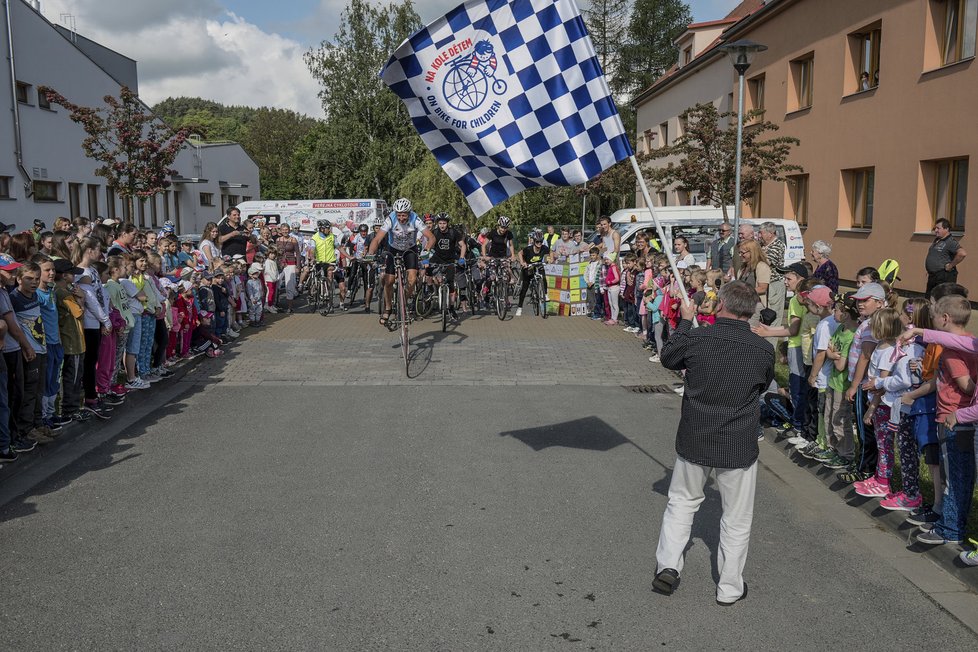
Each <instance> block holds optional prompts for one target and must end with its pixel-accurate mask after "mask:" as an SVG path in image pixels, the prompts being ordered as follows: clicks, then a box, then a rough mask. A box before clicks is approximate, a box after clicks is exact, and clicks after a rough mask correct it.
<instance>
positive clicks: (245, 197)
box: [241, 195, 251, 203]
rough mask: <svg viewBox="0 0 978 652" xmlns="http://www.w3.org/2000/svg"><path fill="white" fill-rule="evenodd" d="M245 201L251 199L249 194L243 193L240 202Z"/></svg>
mask: <svg viewBox="0 0 978 652" xmlns="http://www.w3.org/2000/svg"><path fill="white" fill-rule="evenodd" d="M246 201H251V195H244V196H243V197H242V198H241V202H242V203H244V202H246Z"/></svg>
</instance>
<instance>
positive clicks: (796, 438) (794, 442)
mask: <svg viewBox="0 0 978 652" xmlns="http://www.w3.org/2000/svg"><path fill="white" fill-rule="evenodd" d="M788 443H789V444H791V445H792V446H797V445H798V444H807V443H808V440H807V439H805V438H804V437H802V436H801V435H795V436H794V437H792V438H790V439H788Z"/></svg>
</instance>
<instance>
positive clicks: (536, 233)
mask: <svg viewBox="0 0 978 652" xmlns="http://www.w3.org/2000/svg"><path fill="white" fill-rule="evenodd" d="M530 239H531V240H533V241H534V242H543V231H541V230H540V229H533V230H532V231H530Z"/></svg>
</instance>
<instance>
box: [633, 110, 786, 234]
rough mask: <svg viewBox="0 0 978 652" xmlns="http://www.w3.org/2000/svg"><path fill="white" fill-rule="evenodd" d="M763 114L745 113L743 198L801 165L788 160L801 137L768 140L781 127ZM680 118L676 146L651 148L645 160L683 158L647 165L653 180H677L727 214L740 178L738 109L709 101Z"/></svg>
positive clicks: (663, 184) (657, 183) (662, 185)
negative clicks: (722, 109) (680, 132)
mask: <svg viewBox="0 0 978 652" xmlns="http://www.w3.org/2000/svg"><path fill="white" fill-rule="evenodd" d="M763 114H764V112H763V111H749V112H747V113H745V114H744V125H745V126H744V134H743V146H742V151H741V174H740V179H741V182H740V196H741V200H743V201H746V200H749V199H751V198H752V197H754V195H755V194H757V190H758V188H759V187H760V185H761V182H762V181H785V180H786V176H787V175H788V174H791V173H795V172H801V171H802V168H801V167H800V166H798V165H793V164H790V163H787V160H788V157H789V156H790V155H791V148H792V147H796V146H798V145H800V144H801V141H799V140H798V139H797V138H794V137H791V136H776V137H774V138H767V139H764V136H765V134H768V133H769V132H774V131H777V130H778V126H777V125H776V124H774V123H773V122H769V121H767V120H764V119H763ZM679 118H680V120H682V121H684V122H685V125H686V127H685V130H684V132H683V135H682V136H680V137H678V138H677V139H676V141H675V142H674V143H673V144H672V145H670V146H668V147H661V148H659V149H656V150H653V151H652V153H651V154H648V155H644V156H643V157H642V159H641V160H643V161H654V160H658V159H662V158H673V157H677V158H678V159H679V160H678V162H674V161H670V162H669V163H668V164H667V165H666V166H664V167H652V168H648V172H647V175H648V178H649V181H650V182H651V183H652V184H653V185H655V186H656V187H657V188H659V189H660V190H661V189H663V188H666V187H669V186H672V185H673V184H675V185H676V187H677V188H678V189H679V190H683V191H686V192H690V193H692V192H695V193H698V197H699V201H700V203H701V204H707V203H709V204H712V205H713V206H716V207H718V208H722V209H723V215H724V218H729V216H728V215H727V206H728V205H730V204H733V203H734V187H735V183H736V154H737V123H736V120H737V114H736V113H732V112H729V111H727V112H723V113H721V112H719V111H718V110H717V107H716V106H714V105H713V104H712V103H706V104H697V105H696V106H693V107H690V108H688V109H686V110H685V111H683V112H682V113H681V114H680V116H679ZM726 125H729V126H726Z"/></svg>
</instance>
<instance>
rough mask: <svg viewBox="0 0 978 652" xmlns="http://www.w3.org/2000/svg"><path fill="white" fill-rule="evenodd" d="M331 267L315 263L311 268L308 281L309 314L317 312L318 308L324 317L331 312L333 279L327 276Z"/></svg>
mask: <svg viewBox="0 0 978 652" xmlns="http://www.w3.org/2000/svg"><path fill="white" fill-rule="evenodd" d="M333 267H335V265H334V264H333V263H316V265H315V267H314V268H313V270H312V277H311V278H310V279H309V305H310V306H312V309H311V310H310V312H319V311H320V308H321V309H322V314H323V315H324V316H325V315H328V314H329V313H331V312H333V279H332V277H331V276H330V274H329V270H330V268H333Z"/></svg>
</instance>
